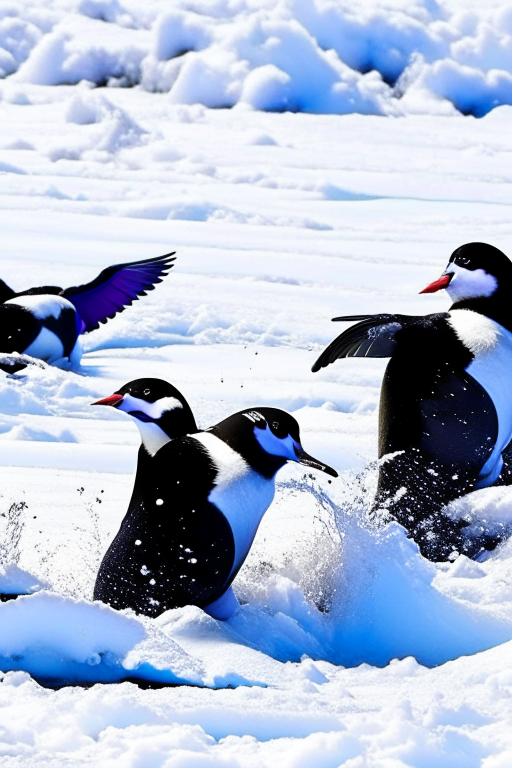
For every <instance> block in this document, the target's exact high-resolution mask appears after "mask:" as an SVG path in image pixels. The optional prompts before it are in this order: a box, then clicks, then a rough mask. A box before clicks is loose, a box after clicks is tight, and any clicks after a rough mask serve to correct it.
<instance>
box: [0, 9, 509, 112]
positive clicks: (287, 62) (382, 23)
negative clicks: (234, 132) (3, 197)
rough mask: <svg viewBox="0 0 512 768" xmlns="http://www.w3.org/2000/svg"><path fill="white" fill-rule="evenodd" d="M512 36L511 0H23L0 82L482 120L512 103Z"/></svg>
mask: <svg viewBox="0 0 512 768" xmlns="http://www.w3.org/2000/svg"><path fill="white" fill-rule="evenodd" d="M511 34H512V11H511V9H510V7H509V4H508V3H506V2H505V1H504V0H501V1H500V0H498V1H497V2H493V3H490V4H485V6H482V5H479V6H476V7H475V8H473V9H467V4H466V3H464V2H463V0H459V1H458V2H449V1H448V0H438V1H437V2H436V1H435V0H415V2H412V3H411V2H407V1H406V0H399V2H395V3H390V2H388V1H387V0H374V2H365V3H358V4H355V5H354V4H353V3H349V2H346V1H344V2H334V0H280V1H279V2H277V3H274V2H269V0H258V2H253V0H239V2H237V3H232V4H230V3H224V2H216V3H211V2H207V1H206V0H204V1H202V0H197V1H196V2H190V0H178V2H175V3H173V4H172V9H170V8H169V6H168V4H167V3H165V2H163V0H154V1H153V2H152V3H150V4H147V3H146V4H144V6H141V5H140V4H138V3H136V2H134V0H71V2H69V3H66V4H65V5H63V4H62V3H60V2H58V0H51V2H48V3H46V4H45V6H44V8H42V7H41V8H36V7H34V6H33V4H32V3H30V1H29V0H12V2H11V3H9V4H8V5H7V6H6V8H4V9H3V11H2V12H1V17H0V75H1V76H3V77H10V79H11V80H12V81H15V82H20V83H21V82H24V83H37V84H40V85H60V84H75V83H78V82H80V81H82V80H85V81H88V82H90V83H91V84H95V85H101V86H103V85H108V86H117V87H119V86H121V87H129V86H133V85H136V84H140V85H141V86H142V87H143V88H145V89H146V90H149V91H163V92H168V93H169V99H170V101H171V102H174V103H180V104H197V103H198V104H203V105H204V106H208V107H233V106H235V105H241V106H242V105H245V106H246V107H248V108H253V109H260V110H271V111H287V110H289V111H303V112H323V113H335V114H345V113H349V112H359V113H362V114H388V115H399V114H405V113H408V112H423V113H440V114H450V113H451V112H454V111H455V110H459V111H461V112H463V113H465V114H473V115H475V116H477V117H481V116H483V115H485V114H486V113H487V112H489V111H490V110H491V109H493V108H494V107H495V106H499V105H500V104H512V55H511V53H510V50H511V44H510V40H511Z"/></svg>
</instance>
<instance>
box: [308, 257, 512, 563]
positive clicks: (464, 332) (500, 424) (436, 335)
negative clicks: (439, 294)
mask: <svg viewBox="0 0 512 768" xmlns="http://www.w3.org/2000/svg"><path fill="white" fill-rule="evenodd" d="M440 290H446V292H447V293H448V295H449V297H450V299H451V301H452V302H453V303H452V305H451V307H450V309H449V310H448V311H447V312H439V313H435V314H430V315H425V316H409V315H392V314H379V315H351V316H344V317H336V318H334V320H335V321H340V320H341V321H356V324H355V325H353V326H352V327H350V328H349V329H348V330H346V331H344V332H343V333H342V334H341V335H340V336H338V337H337V338H336V339H334V341H333V342H332V343H331V344H330V345H329V346H328V347H327V348H326V349H325V350H324V351H323V352H322V354H321V355H320V357H319V358H318V360H317V361H316V362H315V364H314V365H313V368H312V370H313V372H315V371H318V370H320V369H321V368H324V367H326V366H327V365H329V364H330V363H332V362H334V361H335V360H337V359H339V358H344V357H389V358H390V361H389V363H388V365H387V367H386V371H385V374H384V379H383V382H382V389H381V396H380V406H379V459H380V462H379V465H380V466H379V478H378V486H377V493H376V497H375V500H374V503H373V508H372V509H373V513H377V512H378V511H379V510H386V511H387V512H388V513H389V514H390V515H391V516H393V517H394V518H395V519H396V520H398V522H399V523H401V524H402V525H403V526H404V528H405V529H406V530H407V531H408V534H409V536H410V537H412V538H413V539H414V540H415V541H416V543H417V544H418V546H419V548H420V551H421V552H422V554H423V555H424V556H425V557H427V558H428V559H430V560H434V561H439V560H446V559H453V558H454V557H456V555H457V554H458V553H459V554H460V553H463V554H465V555H467V556H469V557H473V558H477V559H478V558H480V557H481V556H482V555H483V554H484V553H485V552H486V551H490V550H492V549H493V548H495V547H496V545H497V544H498V543H499V541H500V539H501V534H496V533H495V532H494V533H491V532H489V531H486V530H485V527H482V534H481V536H477V535H475V534H474V533H472V536H471V537H470V536H468V535H465V534H464V528H465V527H466V526H467V522H466V521H464V520H456V519H453V517H452V516H450V515H449V514H448V513H447V512H446V510H445V507H446V505H447V504H449V502H451V501H453V500H454V499H457V498H459V497H461V496H464V495H465V494H467V493H470V492H471V491H473V490H476V489H480V488H486V487H488V486H491V485H494V484H497V483H498V484H501V483H507V484H508V483H509V482H512V451H511V447H510V445H509V444H510V442H511V440H512V303H511V301H510V295H511V292H512V262H511V261H510V259H509V258H508V257H507V256H506V255H505V254H504V253H502V251H500V250H499V249H498V248H495V247H493V246H492V245H488V244H486V243H468V244H466V245H462V246H460V247H459V248H457V249H456V250H455V251H454V252H453V253H452V255H451V257H450V260H449V262H448V266H447V267H446V269H445V271H444V272H443V274H442V275H441V277H440V278H439V279H438V280H435V281H434V282H433V283H431V284H430V285H428V286H427V287H426V288H424V289H423V291H421V292H420V293H434V292H436V291H440Z"/></svg>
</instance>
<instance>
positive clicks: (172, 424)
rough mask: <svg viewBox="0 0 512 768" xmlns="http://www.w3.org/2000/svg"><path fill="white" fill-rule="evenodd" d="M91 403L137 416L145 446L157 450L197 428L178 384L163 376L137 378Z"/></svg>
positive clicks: (136, 421)
mask: <svg viewBox="0 0 512 768" xmlns="http://www.w3.org/2000/svg"><path fill="white" fill-rule="evenodd" d="M91 405H110V406H112V407H113V408H117V409H118V410H119V411H124V412H125V413H127V414H128V416H131V417H132V418H133V419H135V423H136V424H137V426H138V428H139V431H140V434H141V438H142V444H143V446H144V448H145V449H146V450H147V452H148V453H149V454H151V455H152V456H154V454H155V453H156V452H157V451H158V450H159V449H160V448H161V447H162V446H163V445H165V444H166V443H168V442H169V441H170V440H172V439H173V438H176V437H183V436H184V435H188V434H190V433H192V432H197V426H196V422H195V419H194V415H193V413H192V410H191V408H190V406H189V404H188V403H187V401H186V400H185V398H184V397H183V395H182V394H181V392H180V391H179V390H177V389H176V387H173V386H172V384H169V383H168V382H167V381H164V380H163V379H135V380H134V381H129V382H128V384H125V385H124V386H123V387H121V389H118V390H117V392H114V394H113V395H110V396H109V397H105V398H104V399H103V400H98V401H97V402H95V403H91Z"/></svg>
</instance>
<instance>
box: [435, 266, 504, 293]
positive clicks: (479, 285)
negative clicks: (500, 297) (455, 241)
mask: <svg viewBox="0 0 512 768" xmlns="http://www.w3.org/2000/svg"><path fill="white" fill-rule="evenodd" d="M450 272H453V277H452V279H451V281H450V284H449V286H448V287H447V288H446V291H447V292H448V295H449V297H450V299H451V300H452V301H453V302H456V301H462V300H463V299H479V298H482V297H485V296H491V295H492V294H493V293H494V291H495V290H496V289H497V287H498V281H497V280H496V278H495V277H494V275H490V274H489V273H488V272H486V271H485V270H484V269H465V268H464V267H460V266H459V265H458V264H453V263H452V264H448V266H447V267H446V269H445V271H444V274H445V275H446V274H449V273H450Z"/></svg>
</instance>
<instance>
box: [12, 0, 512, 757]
mask: <svg viewBox="0 0 512 768" xmlns="http://www.w3.org/2000/svg"><path fill="white" fill-rule="evenodd" d="M0 17H1V18H0V46H1V47H2V48H3V51H5V52H0V54H1V57H0V67H2V68H3V70H4V71H5V72H6V73H7V74H8V76H7V77H6V78H5V79H4V80H2V81H1V82H0V94H1V99H2V101H1V106H2V126H3V131H2V135H1V136H0V172H1V178H2V189H1V191H0V223H1V230H2V241H1V244H0V248H1V253H2V274H1V277H2V279H4V280H5V281H6V282H7V284H9V285H12V287H13V288H14V289H17V290H21V289H23V288H26V287H28V286H30V285H42V284H48V285H62V286H63V287H66V286H71V285H79V284H82V283H84V282H87V281H89V280H91V279H93V278H94V277H95V276H96V275H97V274H98V273H99V272H100V271H101V270H102V269H104V268H105V267H106V266H108V265H111V264H116V263H122V262H125V261H129V260H135V259H138V258H149V257H152V256H157V255H160V254H163V253H168V252H169V251H171V250H176V251H177V261H176V266H175V268H174V269H173V270H172V272H171V273H170V274H169V275H168V277H166V278H165V279H164V281H163V282H162V283H161V284H159V285H158V286H157V287H156V290H155V291H153V292H151V293H149V294H148V296H146V297H142V298H141V300H140V301H139V302H136V303H134V305H133V306H132V307H130V308H128V309H127V310H126V311H125V312H123V313H122V314H120V315H118V316H117V317H116V318H114V319H113V320H110V321H109V322H108V323H107V324H105V325H104V326H102V327H101V328H100V329H98V330H96V331H94V332H92V333H91V334H89V335H87V336H84V337H83V342H84V356H83V359H82V364H81V366H80V367H79V368H75V369H67V370H66V369H63V368H57V367H52V366H48V365H44V364H41V365H33V366H29V367H28V368H27V369H25V370H24V371H21V372H20V373H18V374H15V375H10V376H9V375H6V374H3V373H1V372H0V403H1V406H0V411H1V413H0V467H1V472H2V487H1V489H0V591H1V592H2V593H4V594H5V595H11V596H13V595H15V594H17V593H18V592H23V593H26V595H25V596H24V597H21V598H18V599H11V600H8V601H6V602H2V603H0V670H2V683H1V684H0V707H1V712H2V717H1V718H0V763H1V764H2V768H3V766H4V765H5V766H6V768H11V766H12V767H13V768H14V766H19V765H21V764H24V765H25V764H26V765H30V766H31V768H32V766H35V767H37V766H43V765H44V766H59V768H60V767H61V766H66V765H70V766H71V765H72V766H73V768H78V767H80V768H81V766H84V767H85V766H90V765H101V766H102V767H103V766H106V767H107V768H108V767H109V766H114V765H116V768H117V767H118V766H119V768H125V767H126V768H136V767H137V766H144V768H149V766H158V767H159V768H160V766H161V767H162V768H169V767H170V766H172V768H175V766H176V767H179V768H182V767H183V768H185V766H194V768H196V767H198V766H201V767H203V766H204V767H205V768H209V767H210V766H229V767H230V768H231V766H233V767H235V768H238V766H243V768H248V767H249V768H250V767H251V766H258V768H259V767H260V766H264V767H266V766H269V768H270V767H272V768H273V767H274V766H275V765H282V766H284V768H310V767H311V768H324V766H325V768H331V766H332V768H338V766H341V765H343V766H346V768H366V767H367V766H368V768H404V767H405V768H432V766H443V767H444V766H449V768H459V766H460V768H473V766H474V767H475V768H505V767H506V768H509V766H510V764H511V761H512V737H511V736H510V728H509V723H510V716H511V708H510V701H511V700H512V699H511V694H512V675H511V673H510V655H511V649H512V590H511V584H512V546H511V545H512V541H509V542H508V543H505V544H504V545H503V546H501V547H500V548H499V549H498V550H497V551H495V552H494V553H491V555H490V556H489V557H488V558H487V559H485V560H482V561H479V562H474V561H470V560H468V559H467V558H465V557H463V556H461V557H459V558H457V559H456V560H455V561H454V562H450V563H444V564H432V563H428V562H427V561H425V560H424V559H423V558H422V557H421V555H420V554H419V552H418V550H417V548H416V546H415V545H414V543H413V542H411V541H410V540H408V539H407V538H406V536H405V534H404V531H403V530H402V529H401V528H400V527H399V526H398V525H397V524H387V525H384V524H383V525H381V526H378V525H375V524H373V523H368V521H367V519H366V510H367V508H368V503H369V500H370V499H371V496H372V493H373V489H374V487H375V481H376V452H377V447H376V436H377V410H378V397H379V388H380V382H381V377H382V373H383V370H384V366H385V361H383V360H375V359H374V360H371V359H363V360H358V359H351V360H344V361H340V362H338V363H336V364H334V365H332V366H329V367H328V368H327V369H323V370H322V371H321V372H319V373H317V374H312V373H311V372H310V368H311V365H312V364H313V362H314V361H315V359H316V358H317V356H318V354H319V352H320V350H321V349H322V348H323V347H324V346H325V345H326V344H327V343H329V342H330V341H331V340H332V338H334V336H335V335H336V334H337V333H339V332H340V330H341V328H340V326H339V325H338V324H336V325H333V324H332V323H331V321H330V318H332V317H335V316H339V315H341V314H359V313H361V312H398V313H410V314H422V313H427V312H430V311H437V310H442V309H445V308H446V306H447V297H446V296H445V295H443V293H442V292H439V293H437V294H433V295H426V296H419V295H418V291H419V290H420V289H421V288H422V287H423V286H424V285H426V284H428V283H429V282H431V281H432V280H433V279H435V278H436V277H438V276H439V275H440V274H441V272H442V270H443V269H444V266H445V264H446V262H447V260H448V257H449V254H450V253H451V252H452V251H453V249H454V248H456V247H457V246H459V245H461V244H462V243H465V242H470V241H472V240H476V241H486V242H490V243H492V244H493V245H495V246H497V247H500V248H502V249H503V250H504V251H505V252H506V253H509V254H510V242H511V241H512V225H511V223H510V216H509V208H510V205H511V204H512V193H511V185H510V181H511V178H512V170H511V165H510V158H511V156H512V155H511V152H512V138H510V130H509V124H510V116H511V114H512V107H511V106H507V105H506V104H505V105H503V106H496V103H495V100H496V99H497V103H498V104H499V103H500V102H506V101H507V99H508V101H510V99H509V97H508V95H507V94H508V92H509V91H507V88H508V85H507V83H508V80H507V78H510V77H511V72H512V70H511V66H510V61H511V59H510V55H509V42H508V41H509V37H510V32H511V29H512V26H511V18H512V17H511V15H510V9H509V8H507V6H506V4H504V3H499V2H493V3H487V4H486V6H485V8H484V7H483V6H482V5H481V4H477V3H468V2H466V3H464V4H461V3H459V2H458V1H457V0H443V2H439V3H434V2H420V0H418V2H414V3H412V2H407V3H405V2H402V0H387V2H385V1H384V0H372V1H371V2H370V0H368V1H367V2H361V3H359V4H358V5H357V7H355V6H353V4H351V5H349V4H348V3H345V2H338V3H330V2H328V0H324V2H320V0H315V1H314V2H313V0H312V1H311V2H304V1H303V0H301V2H293V1H292V0H282V2H280V3H264V2H253V1H252V0H238V1H237V2H236V3H225V2H223V1H222V0H219V1H218V2H214V3H213V2H208V3H206V2H204V3H203V2H201V1H200V0H194V2H192V1H191V0H188V1H187V2H185V0H179V2H176V3H173V4H172V8H170V7H169V4H168V3H163V2H156V0H155V1H154V2H152V3H147V4H142V5H141V4H140V3H138V4H136V3H133V2H131V0H123V2H121V1H120V0H119V1H118V0H110V1H109V0H81V1H80V2H77V1H75V0H66V2H62V0H59V2H57V0H53V2H50V1H48V2H47V3H45V4H44V5H41V4H39V5H35V4H33V3H30V2H28V0H26V2H23V1H22V0H10V1H9V2H8V3H6V4H5V5H4V7H3V8H2V9H1V12H0ZM363 72H365V73H366V74H363ZM134 83H135V84H136V85H135V87H132V88H128V87H109V86H127V85H131V84H134ZM56 85H58V87H56ZM98 85H106V86H107V87H108V90H106V89H103V88H100V87H95V86H98ZM454 104H455V107H454V106H453V105H454ZM228 105H235V108H234V109H210V107H220V106H228ZM489 107H493V108H492V109H491V111H488V109H489ZM456 108H457V109H459V108H461V109H463V111H469V112H472V113H473V114H474V115H478V116H479V117H480V116H482V115H484V113H485V112H487V114H485V116H483V117H482V119H475V117H473V116H462V115H461V114H460V112H458V111H457V109H456ZM264 110H270V112H268V111H264ZM290 110H293V111H290ZM296 110H297V111H298V113H296V112H295V111H296ZM319 112H322V113H326V112H328V113H330V114H311V113H319ZM358 112H362V113H364V114H357V113H358ZM304 113H306V114H304ZM338 113H343V114H338ZM351 113H352V114H351ZM389 116H393V119H390V117H389ZM141 376H150V377H151V376H155V377H159V378H164V379H167V380H168V381H170V382H172V383H173V384H174V385H175V386H177V387H178V388H179V390H180V391H182V392H183V394H184V395H185V397H186V398H187V400H188V401H189V402H190V404H191V406H192V408H193V411H194V414H195V415H196V418H197V420H198V423H199V424H200V426H201V427H208V426H210V425H211V424H214V423H216V422H217V421H219V420H220V419H222V418H224V417H226V416H227V415H229V414H230V413H233V412H234V411H236V410H240V409H242V408H249V407H254V408H257V407H258V406H261V407H263V406H274V407H279V408H284V409H286V410H289V411H290V412H292V413H293V414H294V416H295V418H296V419H297V421H298V422H299V425H300V428H301V437H302V442H303V446H304V448H305V450H306V451H307V452H308V453H311V454H312V455H313V456H315V457H317V458H318V459H320V460H321V461H325V462H326V463H328V464H330V465H331V466H333V467H335V468H336V470H337V471H338V472H339V473H340V478H339V479H337V480H331V479H330V478H328V477H327V476H320V473H318V476H317V475H313V473H311V474H310V473H306V474H305V473H304V471H303V470H302V469H301V468H300V467H298V466H288V467H287V468H285V469H283V470H282V471H281V472H280V474H279V475H278V482H277V485H276V496H275V500H274V502H273V503H272V505H271V507H270V509H269V511H268V512H267V513H266V515H265V516H264V518H263V520H262V523H261V525H260V528H259V530H258V533H257V536H256V539H255V542H254V545H253V548H252V550H251V552H250V555H249V557H248V559H247V561H246V563H245V565H244V567H243V568H242V570H241V572H240V573H239V575H238V576H237V579H236V580H235V582H234V589H235V594H236V596H237V598H238V599H239V600H240V601H241V602H242V605H241V608H240V610H239V611H238V612H237V613H236V615H235V616H233V618H232V619H230V620H229V621H227V622H220V621H216V620H215V619H213V618H211V617H209V616H207V615H206V614H205V613H204V612H202V611H201V610H199V609H198V608H194V607H187V608H183V609H180V610H176V611H169V612H167V613H166V614H164V615H162V616H161V617H159V618H158V619H156V620H151V619H145V618H143V617H139V616H136V615H134V614H132V613H130V612H124V613H120V612H116V611H114V610H112V609H110V608H109V607H107V606H102V605H101V604H99V603H93V602H91V595H92V586H93V583H94V578H95V573H96V570H97V567H98V563H99V561H100V559H101V557H102V555H103V553H104V552H105V550H106V547H107V546H108V543H109V542H110V540H111V539H112V537H113V535H114V534H115V532H116V530H117V527H118V526H119V523H120V521H121V519H122V517H123V515H124V513H125V511H126V508H127V504H128V500H129V497H130V494H131V489H132V482H133V480H132V478H133V472H134V470H135V463H136V453H137V446H138V444H139V440H140V437H139V434H138V431H137V429H136V426H135V425H134V424H133V422H132V421H131V420H130V419H129V418H128V417H127V416H126V415H125V414H122V413H119V412H117V411H115V410H114V409H109V408H91V407H90V404H91V403H92V402H94V401H95V400H98V399H99V398H101V397H105V396H108V395H110V394H111V393H112V392H114V391H116V390H117V389H118V388H119V387H120V386H122V385H123V384H124V383H126V382H128V381H129V380H131V379H135V378H139V377H141ZM450 512H451V514H453V515H454V516H455V517H464V519H465V520H467V521H468V522H469V523H470V525H469V529H468V530H469V533H471V530H473V529H475V528H481V527H486V528H487V529H491V530H492V529H493V528H496V529H499V530H500V531H503V530H505V531H507V532H508V531H510V530H512V495H511V493H510V490H509V489H508V488H506V487H497V488H487V489H483V490H480V491H477V492H475V493H474V494H471V495H470V496H469V497H467V498H465V499H462V500H459V501H457V502H454V503H453V504H452V505H451V507H450ZM319 608H320V610H319ZM158 685H163V686H164V687H157V686H158ZM148 686H149V687H148ZM152 686H155V687H152Z"/></svg>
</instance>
